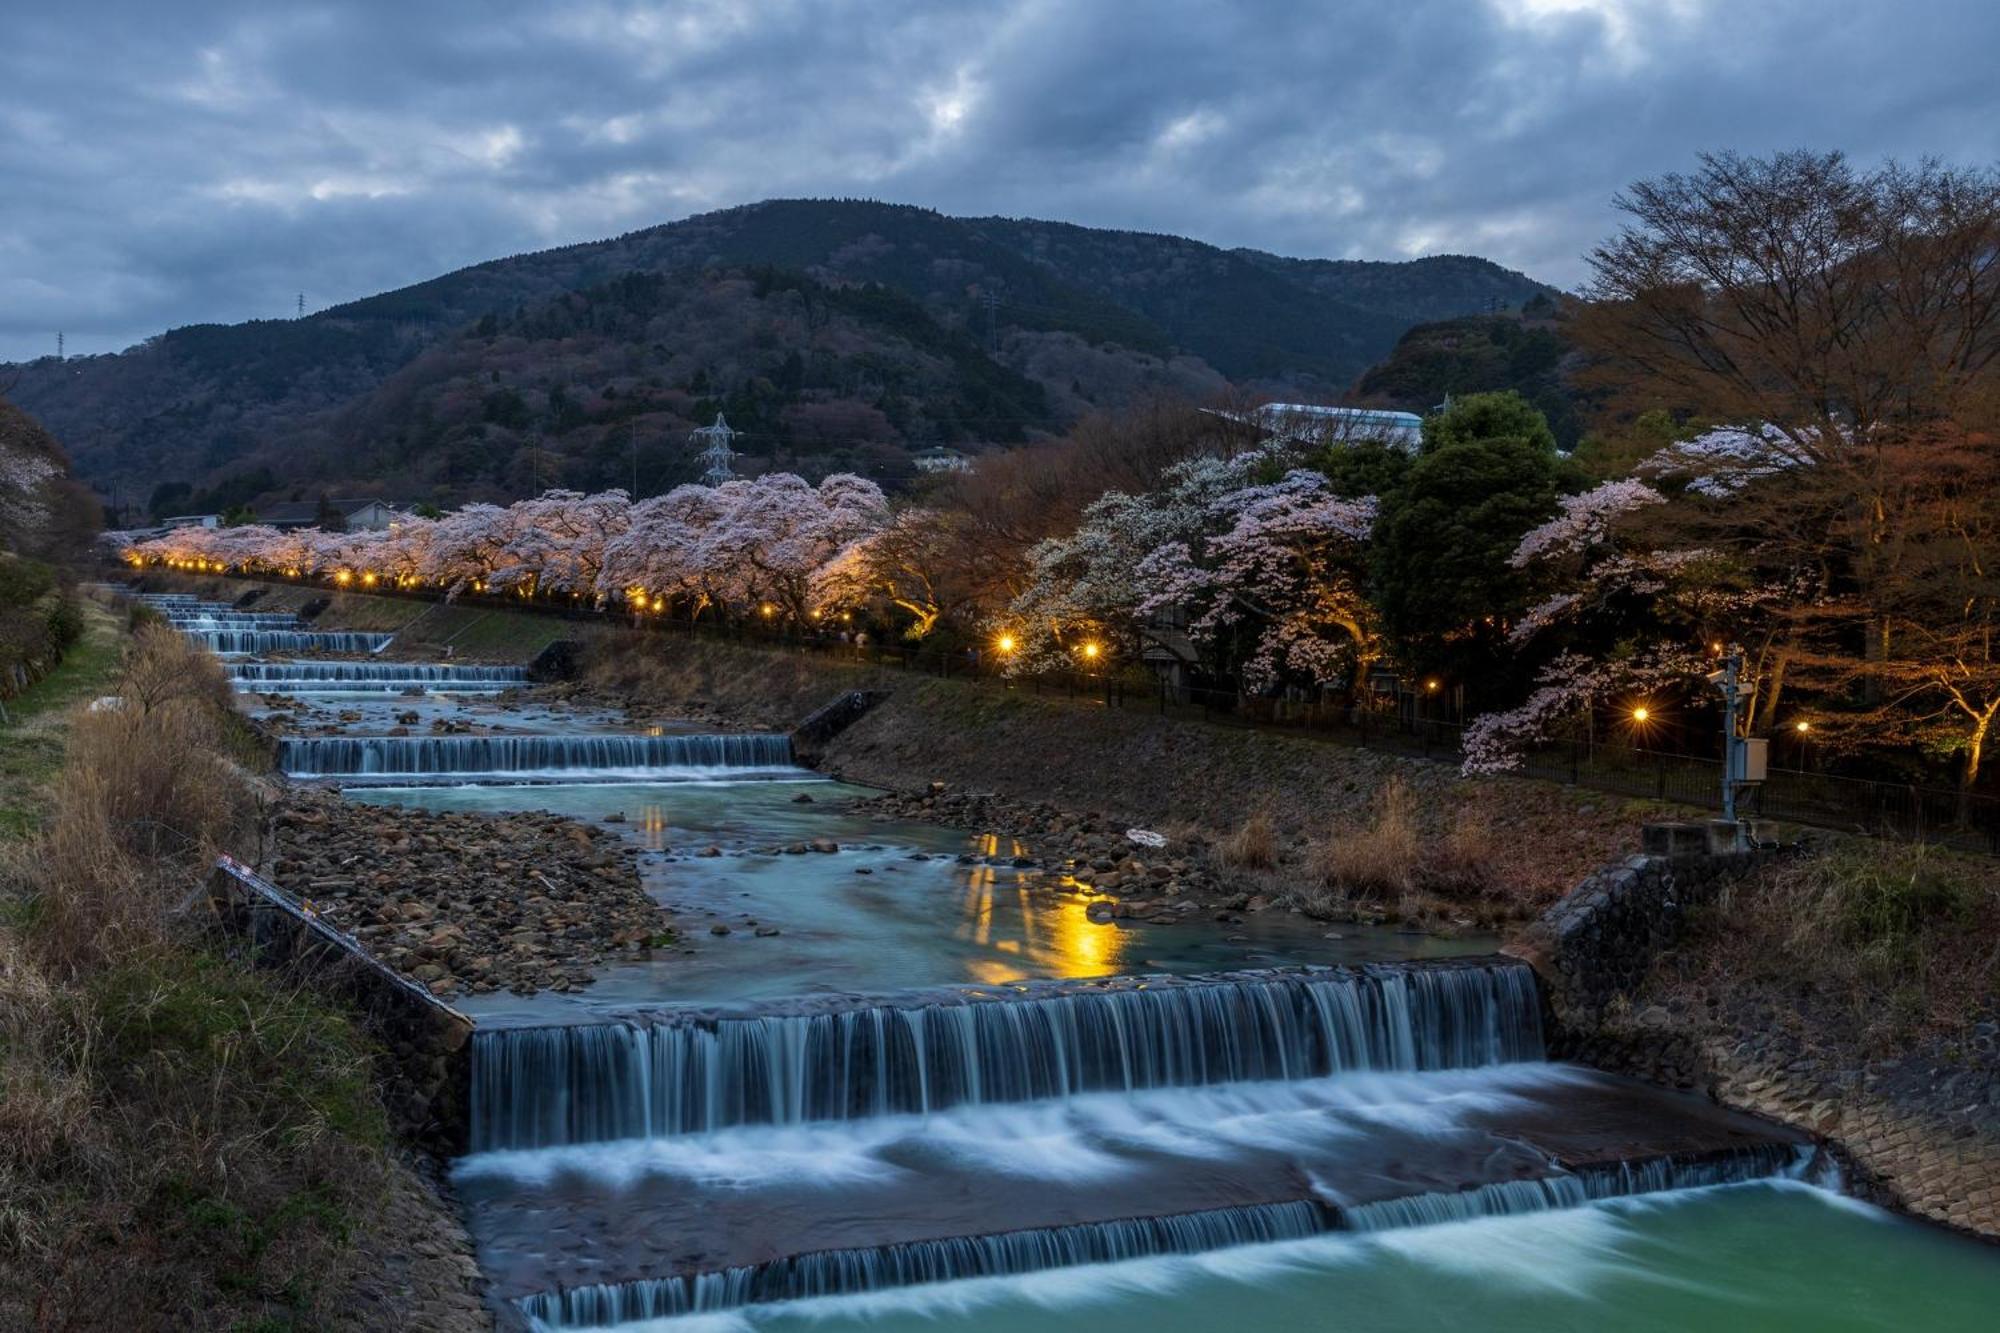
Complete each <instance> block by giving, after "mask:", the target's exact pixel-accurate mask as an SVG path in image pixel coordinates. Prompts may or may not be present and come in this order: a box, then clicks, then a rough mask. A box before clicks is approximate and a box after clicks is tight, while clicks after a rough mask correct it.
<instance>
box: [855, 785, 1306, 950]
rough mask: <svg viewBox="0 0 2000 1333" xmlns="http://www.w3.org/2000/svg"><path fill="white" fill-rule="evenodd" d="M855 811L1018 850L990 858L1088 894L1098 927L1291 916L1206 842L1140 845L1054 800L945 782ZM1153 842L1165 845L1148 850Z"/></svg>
mask: <svg viewBox="0 0 2000 1333" xmlns="http://www.w3.org/2000/svg"><path fill="white" fill-rule="evenodd" d="M854 809H855V811H856V812H857V813H862V814H868V815H871V816H873V817H874V818H876V819H878V820H882V821H884V822H888V821H892V820H914V821H919V822H922V823H927V824H940V825H943V826H945V827H947V828H960V829H965V830H967V831H969V832H974V833H981V834H985V835H988V836H989V837H991V838H993V839H995V840H996V842H997V840H998V839H1001V838H1005V839H1007V840H1009V842H1010V843H1013V842H1018V843H1019V844H1020V846H1019V849H1018V851H1016V850H1015V849H1014V848H1011V847H1010V848H1009V849H1008V850H1007V851H1004V852H1003V851H999V850H997V848H996V850H995V852H993V853H992V854H990V855H989V858H988V859H992V860H998V861H1002V862H1006V863H1009V864H1012V865H1014V866H1016V867H1018V868H1022V869H1028V868H1033V869H1038V870H1042V871H1044V872H1046V873H1047V874H1048V875H1049V876H1050V877H1051V879H1050V883H1051V884H1052V885H1055V886H1057V887H1060V888H1063V889H1068V890H1072V891H1075V892H1080V893H1088V894H1090V895H1091V896H1092V898H1093V899H1094V901H1093V902H1092V903H1091V905H1090V909H1089V910H1090V915H1091V917H1092V918H1093V919H1094V920H1100V921H1111V920H1124V919H1138V920H1143V921H1147V922H1150V923H1153V924H1168V923H1172V922H1178V921H1195V920H1214V921H1218V922H1221V923H1222V924H1224V925H1227V924H1230V923H1232V922H1234V921H1238V920H1241V919H1242V917H1243V916H1244V915H1245V914H1249V913H1259V912H1268V911H1274V910H1276V911H1291V910H1294V909H1291V908H1288V907H1286V906H1284V905H1283V904H1282V903H1281V902H1280V901H1279V898H1278V896H1277V894H1276V893H1275V892H1274V891H1273V889H1272V886H1271V885H1269V884H1268V883H1266V882H1264V879H1263V877H1260V876H1253V875H1249V874H1244V873H1241V872H1235V871H1232V870H1230V869H1229V868H1227V867H1223V866H1219V865H1217V864H1216V863H1215V861H1214V859H1213V856H1212V852H1213V847H1212V844H1211V843H1210V842H1209V841H1208V840H1207V839H1206V838H1205V837H1203V836H1201V835H1200V834H1195V833H1186V832H1181V831H1178V830H1177V831H1176V834H1175V836H1173V837H1167V836H1166V835H1165V834H1155V833H1153V832H1152V831H1151V830H1139V831H1138V832H1139V833H1140V835H1141V836H1140V838H1139V839H1136V840H1135V838H1134V837H1133V836H1132V834H1133V830H1130V829H1128V828H1126V827H1124V826H1123V825H1122V824H1120V823H1119V821H1117V820H1114V819H1111V818H1110V817H1108V816H1106V815H1104V814H1103V813H1101V812H1095V811H1092V812H1084V813H1078V812H1075V811H1065V810H1063V809H1061V808H1060V807H1059V806H1057V805H1056V804H1055V803H1054V802H1050V801H1038V802H1022V801H1011V800H1008V799H1006V798H1005V797H1001V796H996V795H994V794H993V793H991V792H979V791H964V790H959V789H956V788H952V787H948V786H946V785H945V784H943V783H934V784H932V785H931V786H930V787H929V788H927V789H925V790H923V791H917V792H889V793H885V794H884V795H881V796H876V797H872V798H870V799H868V800H865V801H861V802H858V803H857V804H856V805H855V806H854ZM1147 835H1151V836H1150V837H1149V836H1147ZM1154 837H1157V838H1159V839H1160V840H1161V843H1162V845H1160V846H1152V845H1150V843H1151V840H1152V838H1154Z"/></svg>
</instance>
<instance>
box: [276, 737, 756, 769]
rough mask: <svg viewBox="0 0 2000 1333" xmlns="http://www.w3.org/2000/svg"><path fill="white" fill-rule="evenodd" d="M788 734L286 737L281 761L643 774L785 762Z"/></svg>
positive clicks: (312, 765) (288, 765)
mask: <svg viewBox="0 0 2000 1333" xmlns="http://www.w3.org/2000/svg"><path fill="white" fill-rule="evenodd" d="M791 762H792V743H791V739H790V738H789V737H786V736H763V735H751V736H642V735H602V736H519V735H514V736H313V737H287V738H286V739H284V740H283V741H281V742H279V745H278V766H279V767H280V768H282V769H284V771H285V772H286V773H287V774H289V775H291V776H293V777H301V778H306V777H343V776H353V777H361V776H397V777H448V776H451V775H453V774H472V773H493V774H504V773H558V772H560V773H570V774H579V773H588V772H592V771H596V772H605V773H645V772H670V771H675V770H731V769H736V770H748V769H771V768H786V767H789V766H790V765H791Z"/></svg>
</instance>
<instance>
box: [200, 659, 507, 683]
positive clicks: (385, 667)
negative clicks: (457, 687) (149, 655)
mask: <svg viewBox="0 0 2000 1333" xmlns="http://www.w3.org/2000/svg"><path fill="white" fill-rule="evenodd" d="M229 676H230V679H232V680H235V681H238V682H241V683H246V684H258V685H264V684H294V683H304V682H314V683H318V682H328V681H334V682H342V683H360V682H367V681H398V682H401V681H421V682H424V683H426V684H430V683H442V682H450V683H452V684H522V683H525V682H526V681H527V679H528V669H527V668H526V667H519V666H461V665H458V664H456V663H450V664H447V663H437V664H431V663H417V662H237V663H234V664H232V665H231V666H230V667H229Z"/></svg>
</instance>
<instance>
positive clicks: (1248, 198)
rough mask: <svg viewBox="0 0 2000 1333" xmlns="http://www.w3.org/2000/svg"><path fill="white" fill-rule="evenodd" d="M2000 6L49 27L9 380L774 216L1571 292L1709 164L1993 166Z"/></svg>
mask: <svg viewBox="0 0 2000 1333" xmlns="http://www.w3.org/2000/svg"><path fill="white" fill-rule="evenodd" d="M1996 46H2000V8H1996V7H1995V6H1994V5H1992V4H1991V2H1990V0H1910V2H1909V3H1905V4H1901V5H1895V6H1891V5H1887V4H1866V3H1864V4H1855V5H1848V6H1842V7H1838V8H1835V7H1830V6H1827V5H1826V4H1825V3H1824V0H1760V2H1759V3H1754V4H1752V3H1742V2H1741V0H1403V2H1402V3H1398V4H1395V5H1387V4H1382V3H1379V0H1323V2H1322V3H1317V4H1301V3H1297V2H1296V0H1291V2H1281V3H1280V2H1272V0H1232V2H1226V3H1224V2H1218V3H1208V2H1206V0H1185V2H1183V3H1175V2H1174V0H1152V3H1108V2H1106V3H1092V2H1091V0H1017V2H1015V3H1001V4H977V5H974V4H936V3H931V4H922V3H917V4H910V3H890V2H888V0H878V2H877V3H861V2H860V0H794V2H793V3H751V2H750V0H734V2H732V0H722V2H720V3H680V4H661V5H646V4H621V3H601V4H599V3H572V4H556V3H548V2H547V0H480V2H479V3H454V4H433V3H417V4H412V3H408V2H407V0H404V3H399V4H394V5H389V4H360V3H356V4H344V5H343V4H321V5H303V4H291V3H287V4H284V5H272V4H269V3H227V2H224V0H177V3H175V4H171V5H161V4H157V3H133V4H111V3H88V2H87V0H86V2H85V3H73V4H70V5H67V6H61V7H57V6H43V7H39V8H38V9H34V10H30V9H29V8H28V7H26V6H16V7H14V8H13V11H12V12H11V13H10V15H9V16H8V17H7V18H6V19H5V20H4V21H0V358H6V357H28V356H36V355H41V354H44V353H46V352H48V351H51V350H53V340H54V333H55V330H56V329H58V328H60V329H63V330H65V331H66V332H67V334H68V336H69V345H70V349H71V350H72V351H73V352H95V351H107V350H115V349H117V348H119V347H123V346H126V345H128V344H130V343H132V342H134V341H137V340H138V339H140V338H143V337H146V336H148V335H150V334H152V333H154V332H157V331H159V330H160V329H163V328H167V327H170V326H173V325H177V324H186V323H193V322H199V321H205V320H238V319H246V318H254V317H259V316H281V315H285V314H288V313H290V309H291V304H292V301H293V294H294V293H296V292H299V291H301V290H303V291H304V292H305V294H306V299H307V302H308V305H309V306H313V307H318V306H325V305H330V304H334V303H336V302H338V301H342V300H348V299H352V298H354V297H357V296H362V295H366V294H368V293H371V292H374V291H379V290H382V289H385V288H390V287H395V286H399V285H402V284H406V283H410V282H415V281H420V280H422V279H424V278H427V277H430V276H433V275H434V274H436V273H439V272H442V271H445V270H448V269H451V268H456V267H459V266H462V265H465V264H470V263H476V262H478V261H480V260H483V259H488V258H492V257H494V256H497V255H502V254H509V253H514V252H518V251H522V250H531V249H538V248H542V247H544V246H549V245H559V244H565V243H569V242H573V241H580V240H590V239H594V238H597V237H600V236H605V235H610V234H615V233H617V232H621V231H627V230H631V229H633V228H635V227H642V226H648V225H651V224H654V223H657V222H663V221H668V220H671V219H674V218H678V217H683V216H686V215H687V214H689V213H693V212H700V211H703V210H706V209H710V208H717V207H725V206H728V205H730V204H736V203H743V202H747V201H750V200H754V199H759V198H765V197H769V196H774V195H813V194H841V195H866V196H872V197H877V198H885V199H893V200H898V201H903V202H910V203H922V204H928V205H931V206H933V207H937V208H940V209H943V210H945V211H947V212H953V213H1005V214H1014V215H1032V216H1038V217H1053V218H1061V219H1066V220H1070V221H1075V222H1080V223H1085V224H1089V225H1097V226H1113V227H1136V228H1143V229H1146V230H1153V231H1166V232H1177V233H1181V234H1185V235H1191V236H1196V237H1199V238H1201V239H1204V240H1208V241H1212V242H1215V243H1217V244H1223V245H1250V246H1257V247H1260V248H1265V249H1271V250H1276V251H1279V252H1282V253H1287V254H1300V255H1329V256H1347V257H1358V258H1404V257H1409V256H1413V255H1418V254H1426V253H1436V252H1440V251H1469V252H1472V253H1477V254H1483V255H1487V256H1489V257H1491V258H1494V259H1496V260H1499V261H1500V262H1502V263H1506V264H1510V265H1513V266H1515V267H1518V268H1522V269H1525V270H1526V271H1528V272H1531V273H1533V274H1535V275H1536V276H1538V277H1542V278H1544V279H1546V280H1549V281H1553V282H1557V283H1562V284H1570V283H1574V282H1575V281H1577V280H1578V279H1579V278H1580V277H1581V276H1582V273H1583V265H1582V258H1581V257H1582V255H1583V254H1584V252H1585V251H1587V249H1588V248H1589V246H1590V245H1591V244H1592V243H1594V242H1595V241H1597V240H1598V239H1600V238H1601V237H1603V236H1604V235H1605V234H1606V233H1607V232H1608V231H1609V230H1610V229H1611V228H1612V227H1613V226H1614V225H1615V218H1614V216H1613V214H1612V211H1611V208H1610V199H1611V196H1612V195H1613V194H1614V193H1615V192H1616V191H1617V190H1619V189H1620V188H1622V187H1623V186H1624V185H1626V184H1628V183H1629V182H1630V181H1632V180H1633V179H1636V178H1639V177H1643V176H1647V175H1652V174H1655V173H1658V172H1661V171H1667V170H1677V169H1682V168H1685V167H1687V166H1688V165H1689V164H1690V163H1691V162H1692V161H1693V159H1694V155H1695V154H1696V153H1697V152H1699V151H1702V150H1704V149H1711V148H1720V147H1735V148H1741V149H1744V150H1747V151H1768V150H1771V149H1775V148H1784V147H1792V146H1798V145H1808V146H1813V147H1840V148H1845V149H1847V150H1848V151H1849V152H1850V153H1852V154H1854V155H1855V156H1856V157H1858V158H1862V159H1865V160H1872V159H1874V158H1877V157H1880V156H1884V155H1896V156H1903V157H1913V156H1918V155H1922V154H1926V153H1933V154H1938V155H1942V156H1945V157H1947V158H1952V159H1955V160H1958V161H1962V162H1975V161H1990V160H1991V158H1992V156H1993V154H1994V151H1995V150H1994V141H1993V138H1992V116H1993V111H1994V98H1993V94H1992V93H1991V91H1990V86H1991V82H1990V72H1989V70H1988V68H1987V65H1988V63H1989V55H1990V52H1991V51H1992V50H1994V49H1995V48H1996Z"/></svg>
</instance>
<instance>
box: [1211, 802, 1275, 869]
mask: <svg viewBox="0 0 2000 1333" xmlns="http://www.w3.org/2000/svg"><path fill="white" fill-rule="evenodd" d="M1215 859H1216V860H1217V861H1218V862H1220V863H1221V864H1222V865H1225V866H1228V867H1229V868H1230V869H1232V870H1275V869H1276V868H1277V865H1278V826H1277V822H1276V821H1275V820H1273V819H1272V818H1271V814H1270V812H1269V811H1268V810H1258V811H1256V812H1255V813H1254V814H1252V815H1251V816H1250V817H1249V818H1248V819H1246V820H1244V821H1243V822H1242V823H1241V824H1240V825H1238V826H1237V828H1236V831H1235V832H1233V833H1231V834H1229V835H1228V836H1227V837H1225V838H1222V839H1221V840H1220V841H1218V842H1217V843H1216V844H1215Z"/></svg>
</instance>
